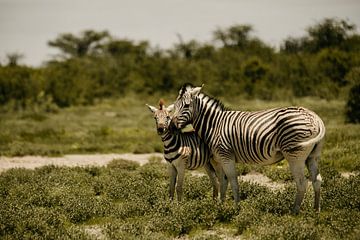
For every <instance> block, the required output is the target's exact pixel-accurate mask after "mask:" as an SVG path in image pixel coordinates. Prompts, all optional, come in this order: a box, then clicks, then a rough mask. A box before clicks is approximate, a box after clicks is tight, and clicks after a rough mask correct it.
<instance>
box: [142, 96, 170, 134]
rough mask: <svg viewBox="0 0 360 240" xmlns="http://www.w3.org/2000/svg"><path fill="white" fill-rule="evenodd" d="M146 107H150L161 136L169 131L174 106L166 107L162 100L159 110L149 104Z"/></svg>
mask: <svg viewBox="0 0 360 240" xmlns="http://www.w3.org/2000/svg"><path fill="white" fill-rule="evenodd" d="M146 106H148V108H149V109H150V111H151V112H152V113H153V114H154V119H155V122H156V130H157V133H158V134H159V135H161V134H164V133H165V132H166V131H168V129H169V126H170V122H171V117H170V112H171V111H172V110H173V108H174V105H173V104H172V105H170V106H168V107H166V106H165V104H164V101H163V100H160V101H159V109H158V108H156V107H154V106H150V105H148V104H146Z"/></svg>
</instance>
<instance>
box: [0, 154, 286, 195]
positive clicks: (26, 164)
mask: <svg viewBox="0 0 360 240" xmlns="http://www.w3.org/2000/svg"><path fill="white" fill-rule="evenodd" d="M151 157H159V158H161V159H162V160H163V161H164V162H165V160H164V158H163V154H161V153H146V154H133V153H124V154H72V155H65V156H62V157H43V156H24V157H0V173H1V172H3V171H6V170H8V169H11V168H27V169H35V168H38V167H42V166H45V165H55V166H69V167H75V166H105V165H107V164H108V163H109V162H111V161H112V160H114V159H124V160H130V161H135V162H138V163H139V164H140V165H143V164H145V163H147V162H148V161H149V159H150V158H151ZM193 174H194V175H202V173H198V172H193ZM240 178H241V179H242V180H244V181H249V182H253V183H258V184H260V185H262V186H266V187H268V188H270V189H272V190H280V189H282V188H284V184H281V183H275V182H273V181H271V180H270V179H269V178H268V177H266V176H264V175H262V174H260V173H256V172H251V173H249V174H247V175H245V176H241V177H240Z"/></svg>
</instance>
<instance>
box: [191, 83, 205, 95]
mask: <svg viewBox="0 0 360 240" xmlns="http://www.w3.org/2000/svg"><path fill="white" fill-rule="evenodd" d="M203 86H204V84H203V85H201V87H194V88H193V89H191V90H190V94H191V95H192V96H196V95H198V94H199V93H200V91H201V89H202V88H203Z"/></svg>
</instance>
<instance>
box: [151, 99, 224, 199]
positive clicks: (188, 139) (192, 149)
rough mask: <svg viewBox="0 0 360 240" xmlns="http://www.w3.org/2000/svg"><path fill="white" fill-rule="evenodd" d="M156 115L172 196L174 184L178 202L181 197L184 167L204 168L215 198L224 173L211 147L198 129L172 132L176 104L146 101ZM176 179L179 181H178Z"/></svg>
mask: <svg viewBox="0 0 360 240" xmlns="http://www.w3.org/2000/svg"><path fill="white" fill-rule="evenodd" d="M146 106H148V108H149V109H150V111H151V112H152V113H153V114H154V118H155V121H156V129H157V133H158V134H159V135H160V137H161V140H162V142H163V144H164V158H165V160H166V161H167V162H168V163H169V174H170V188H169V195H170V199H171V200H173V198H174V192H175V185H176V193H177V198H178V201H181V200H182V195H183V191H182V187H183V182H184V175H185V169H189V170H194V169H197V168H199V167H205V170H206V172H207V174H208V175H209V178H210V182H211V184H212V187H213V198H214V199H216V198H217V197H218V192H219V182H218V180H217V177H216V175H218V174H221V173H219V172H218V171H221V166H220V165H219V164H217V163H216V162H215V161H214V160H213V158H212V154H211V152H210V150H209V148H208V147H207V146H206V144H205V143H204V142H203V141H201V140H200V138H199V137H198V136H197V134H196V133H195V132H185V133H182V132H181V131H179V130H176V129H175V131H174V132H173V131H170V129H169V125H170V122H171V118H170V112H171V110H172V109H173V105H170V106H169V107H165V105H164V102H163V101H162V100H160V102H159V109H157V108H156V107H153V106H150V105H148V104H146ZM176 182H177V184H176Z"/></svg>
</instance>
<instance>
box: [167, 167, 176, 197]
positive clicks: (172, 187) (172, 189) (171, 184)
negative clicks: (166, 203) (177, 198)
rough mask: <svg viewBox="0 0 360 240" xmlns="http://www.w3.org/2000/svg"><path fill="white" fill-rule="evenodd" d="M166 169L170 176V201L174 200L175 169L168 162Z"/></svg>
mask: <svg viewBox="0 0 360 240" xmlns="http://www.w3.org/2000/svg"><path fill="white" fill-rule="evenodd" d="M168 171H169V176H170V186H169V197H170V201H172V200H174V193H175V185H176V178H177V170H176V168H175V166H174V165H172V164H169V166H168Z"/></svg>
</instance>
